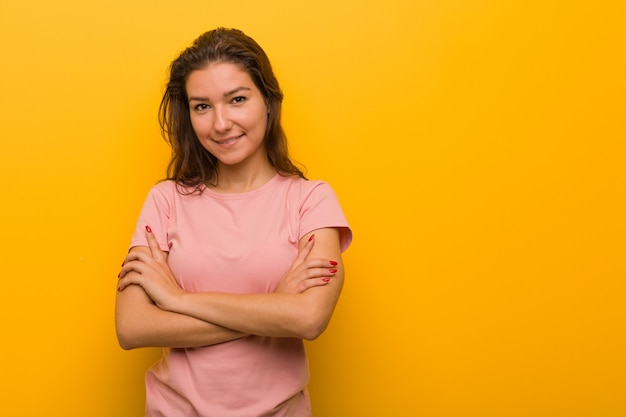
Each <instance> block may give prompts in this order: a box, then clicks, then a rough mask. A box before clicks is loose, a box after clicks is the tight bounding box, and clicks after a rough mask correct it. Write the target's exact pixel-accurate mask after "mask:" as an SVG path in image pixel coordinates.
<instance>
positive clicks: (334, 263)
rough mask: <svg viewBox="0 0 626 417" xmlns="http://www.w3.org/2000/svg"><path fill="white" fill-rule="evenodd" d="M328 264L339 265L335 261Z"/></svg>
mask: <svg viewBox="0 0 626 417" xmlns="http://www.w3.org/2000/svg"><path fill="white" fill-rule="evenodd" d="M328 263H329V264H331V265H332V266H335V265H337V262H335V261H328Z"/></svg>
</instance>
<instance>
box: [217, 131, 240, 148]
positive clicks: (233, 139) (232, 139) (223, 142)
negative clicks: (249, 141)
mask: <svg viewBox="0 0 626 417" xmlns="http://www.w3.org/2000/svg"><path fill="white" fill-rule="evenodd" d="M243 135H244V134H243V133H242V134H241V135H239V136H234V137H230V138H226V139H222V140H215V139H212V141H213V142H215V143H217V144H218V145H230V144H231V143H235V142H236V141H237V140H238V139H241V138H242V137H243Z"/></svg>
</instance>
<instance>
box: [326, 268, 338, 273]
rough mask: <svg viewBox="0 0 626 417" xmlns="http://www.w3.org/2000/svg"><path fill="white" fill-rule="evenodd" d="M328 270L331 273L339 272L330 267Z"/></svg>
mask: <svg viewBox="0 0 626 417" xmlns="http://www.w3.org/2000/svg"><path fill="white" fill-rule="evenodd" d="M328 272H330V273H331V274H335V273H336V272H337V270H336V269H329V270H328Z"/></svg>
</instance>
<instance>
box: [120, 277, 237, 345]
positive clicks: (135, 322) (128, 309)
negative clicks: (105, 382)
mask: <svg viewBox="0 0 626 417" xmlns="http://www.w3.org/2000/svg"><path fill="white" fill-rule="evenodd" d="M115 326H116V331H117V337H118V341H119V344H120V346H121V347H122V348H124V349H135V348H140V347H170V348H179V347H200V346H208V345H213V344H217V343H223V342H228V341H231V340H235V339H238V338H241V337H244V336H246V334H245V333H241V332H238V331H234V330H231V329H228V328H225V327H222V326H218V325H215V324H212V323H208V322H206V321H203V320H200V319H198V318H195V317H190V316H186V315H183V314H179V313H176V312H171V311H164V310H161V309H160V308H158V307H157V306H155V305H154V304H153V303H152V302H151V300H150V299H149V298H148V297H147V295H146V294H145V292H144V291H143V289H142V288H141V287H139V286H137V285H133V286H130V287H128V288H126V289H125V290H124V291H122V292H118V295H117V300H116V306H115Z"/></svg>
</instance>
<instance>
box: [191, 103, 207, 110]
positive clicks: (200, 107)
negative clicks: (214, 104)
mask: <svg viewBox="0 0 626 417" xmlns="http://www.w3.org/2000/svg"><path fill="white" fill-rule="evenodd" d="M193 108H194V110H196V111H203V110H207V109H209V105H208V104H205V103H200V104H196V105H195V106H194V107H193Z"/></svg>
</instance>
